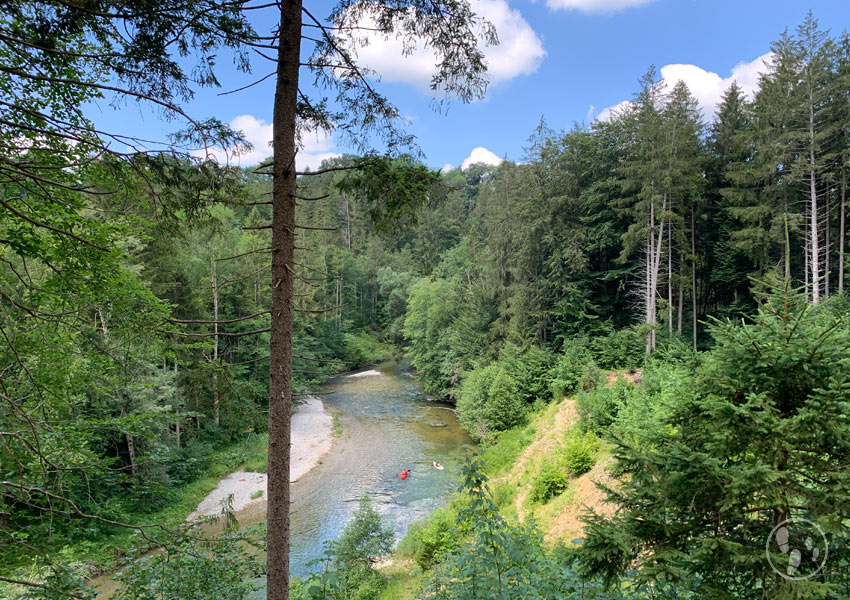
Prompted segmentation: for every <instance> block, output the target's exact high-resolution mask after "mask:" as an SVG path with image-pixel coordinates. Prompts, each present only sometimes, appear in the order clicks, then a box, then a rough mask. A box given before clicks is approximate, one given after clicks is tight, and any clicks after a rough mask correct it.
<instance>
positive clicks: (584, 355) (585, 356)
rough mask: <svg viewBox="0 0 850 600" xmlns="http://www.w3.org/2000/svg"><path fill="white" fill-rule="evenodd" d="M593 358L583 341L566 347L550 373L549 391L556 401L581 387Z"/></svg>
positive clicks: (577, 341)
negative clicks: (587, 366) (587, 367)
mask: <svg viewBox="0 0 850 600" xmlns="http://www.w3.org/2000/svg"><path fill="white" fill-rule="evenodd" d="M592 361H593V358H592V355H591V353H590V350H588V348H587V345H586V344H585V342H584V341H582V340H573V341H571V342H568V343H567V344H565V345H564V353H563V354H562V355H561V356H560V357H559V358H558V361H557V363H556V364H555V366H554V367H553V368H552V370H551V372H550V382H549V389H550V391H551V392H552V398H553V399H554V400H556V401H557V400H560V399H561V398H563V397H564V396H566V395H568V394H572V393H573V392H574V391H576V389H578V387H579V383H580V382H581V380H582V374H583V373H584V369H585V367H586V365H587V364H588V363H589V362H592Z"/></svg>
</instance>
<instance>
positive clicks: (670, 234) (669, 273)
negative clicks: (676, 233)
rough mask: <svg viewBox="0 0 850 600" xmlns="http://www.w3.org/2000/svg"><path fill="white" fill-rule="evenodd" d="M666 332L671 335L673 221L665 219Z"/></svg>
mask: <svg viewBox="0 0 850 600" xmlns="http://www.w3.org/2000/svg"><path fill="white" fill-rule="evenodd" d="M667 333H668V334H670V337H673V223H672V222H671V221H670V219H668V220H667Z"/></svg>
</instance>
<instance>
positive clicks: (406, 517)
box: [101, 362, 472, 598]
mask: <svg viewBox="0 0 850 600" xmlns="http://www.w3.org/2000/svg"><path fill="white" fill-rule="evenodd" d="M361 373H362V375H361ZM319 392H320V393H321V394H322V395H321V399H322V401H323V402H324V404H325V409H326V410H329V411H331V412H334V413H337V415H338V418H339V421H340V424H341V426H342V434H341V435H340V436H339V437H337V438H335V439H334V442H333V446H332V448H331V450H330V452H329V453H328V454H327V455H326V456H325V457H324V458H323V460H322V464H321V465H319V466H318V467H317V468H315V469H314V470H313V471H311V472H310V473H308V474H307V475H305V476H304V477H302V478H301V479H299V480H298V481H296V482H295V483H293V484H292V490H291V494H292V509H291V515H292V521H291V536H292V537H291V540H292V542H291V543H292V548H291V556H290V568H291V572H292V574H293V575H301V576H303V575H306V574H308V573H309V572H310V571H311V570H312V569H315V568H316V567H312V568H311V567H310V566H309V563H310V562H311V561H313V560H315V559H317V558H320V557H321V556H322V555H323V553H324V547H325V544H326V543H327V542H330V541H332V540H335V539H336V538H337V537H339V535H340V533H342V530H343V528H344V527H345V525H346V523H348V521H349V520H350V519H351V516H352V514H353V512H354V510H356V508H357V506H358V502H359V500H360V498H361V497H363V496H369V498H371V500H372V503H373V505H374V506H375V507H376V508H377V510H378V511H379V512H380V513H381V514H382V515H383V516H384V518H385V521H386V522H387V523H388V524H390V525H391V526H392V527H393V528H394V530H395V534H396V540H399V539H401V538H402V537H403V536H404V534H405V532H406V531H407V528H408V527H409V525H410V524H411V523H412V522H414V521H416V520H418V519H421V518H422V517H424V516H425V515H427V514H428V513H429V512H431V511H432V510H433V509H435V508H437V507H439V506H442V505H443V504H445V502H446V500H447V497H448V496H449V494H450V493H451V492H453V491H454V490H455V489H456V488H457V484H458V478H457V473H458V469H459V467H460V464H461V462H462V458H463V455H464V451H463V446H464V444H468V445H471V444H472V440H471V439H470V438H469V436H468V435H467V434H466V432H465V431H463V429H461V427H460V425H459V423H458V421H457V418H456V417H455V413H454V411H452V410H451V408H450V407H449V406H448V405H446V404H443V403H441V402H436V401H433V400H430V399H429V398H428V397H427V396H426V395H425V394H424V393H423V391H422V386H421V384H420V383H419V381H418V380H417V379H416V378H415V377H414V376H413V374H412V373H411V372H410V369H409V367H407V366H406V365H404V364H402V365H399V364H398V363H395V362H390V363H384V364H381V365H379V366H377V367H375V368H374V369H370V370H369V371H361V372H360V373H352V374H345V375H339V376H337V377H334V378H333V379H331V380H330V381H329V382H327V383H326V384H324V385H323V386H322V387H321V389H320V390H319ZM434 461H441V462H442V463H443V465H444V467H445V469H444V470H443V471H439V470H437V469H435V468H434V467H433V462H434ZM402 469H410V476H409V477H408V478H407V479H406V480H402V479H400V478H398V477H397V474H398V473H399V472H400V471H401V470H402ZM236 516H237V518H238V519H239V522H240V523H242V524H244V525H249V524H253V523H258V522H262V521H263V520H265V503H255V504H253V505H251V506H249V507H248V508H247V509H245V510H244V511H241V512H238V513H237V514H236ZM103 583H105V582H103ZM107 587H111V586H106V585H102V587H101V590H103V591H106V590H105V588H107ZM256 597H257V598H260V597H265V595H264V591H263V592H262V593H260V594H258V595H257V596H256Z"/></svg>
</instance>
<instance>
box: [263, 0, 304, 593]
mask: <svg viewBox="0 0 850 600" xmlns="http://www.w3.org/2000/svg"><path fill="white" fill-rule="evenodd" d="M278 6H279V7H280V25H279V31H278V48H277V79H276V82H275V95H274V109H273V126H272V145H273V151H274V167H273V184H272V302H271V342H270V345H269V346H270V347H269V355H270V359H269V362H270V368H269V371H270V372H269V464H268V508H267V531H268V533H267V563H268V564H267V570H268V574H267V589H266V597H267V599H268V600H288V599H289V458H290V443H291V441H290V440H291V431H290V426H291V420H292V327H293V311H294V307H293V296H292V295H293V287H294V281H293V279H294V268H295V196H296V170H295V153H296V146H295V136H296V112H295V111H296V106H297V103H298V74H299V73H298V71H299V62H300V52H301V0H284V2H281V3H279V4H278Z"/></svg>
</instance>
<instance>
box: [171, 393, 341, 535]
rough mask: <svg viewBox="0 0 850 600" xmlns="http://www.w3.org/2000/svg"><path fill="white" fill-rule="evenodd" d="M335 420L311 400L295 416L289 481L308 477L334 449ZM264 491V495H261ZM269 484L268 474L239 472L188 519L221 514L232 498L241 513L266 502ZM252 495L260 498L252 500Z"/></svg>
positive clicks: (221, 483) (220, 484) (224, 481)
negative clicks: (225, 504)
mask: <svg viewBox="0 0 850 600" xmlns="http://www.w3.org/2000/svg"><path fill="white" fill-rule="evenodd" d="M332 441H333V419H332V418H331V415H330V413H329V412H328V411H326V410H325V406H324V404H323V403H322V401H321V400H319V399H318V398H308V399H307V400H306V401H305V402H304V403H303V404H301V405H299V406H298V407H297V408H296V409H295V411H294V412H293V413H292V450H291V455H290V467H289V481H290V482H293V481H297V480H298V479H300V478H301V477H303V476H304V475H306V474H307V473H309V472H310V471H311V470H312V469H313V468H314V467H315V466H316V465H317V464H319V461H320V460H321V458H322V457H323V456H324V455H325V454H327V453H328V451H329V450H330V449H331V443H332ZM260 491H262V495H258V492H260ZM266 493H267V481H266V474H265V473H249V472H246V471H236V472H235V473H231V474H230V475H228V476H227V477H225V478H223V479H222V480H221V481H219V482H218V487H217V488H216V489H214V490H213V491H212V492H210V493H209V495H207V497H206V498H204V499H203V501H201V503H200V504H199V505H198V508H196V509H195V510H194V511H193V512H192V513H191V514H190V515H189V516H188V517H186V520H187V521H195V520H197V519H198V518H199V517H201V516H213V515H218V514H220V513H221V507H222V502H223V501H224V500H225V499H226V498H227V497H228V496H229V495H231V494H232V495H233V510H234V511H239V510H242V509H243V508H245V507H247V506H248V505H249V504H253V503H255V502H265V501H266ZM252 495H257V497H256V498H252V497H251V496H252Z"/></svg>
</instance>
